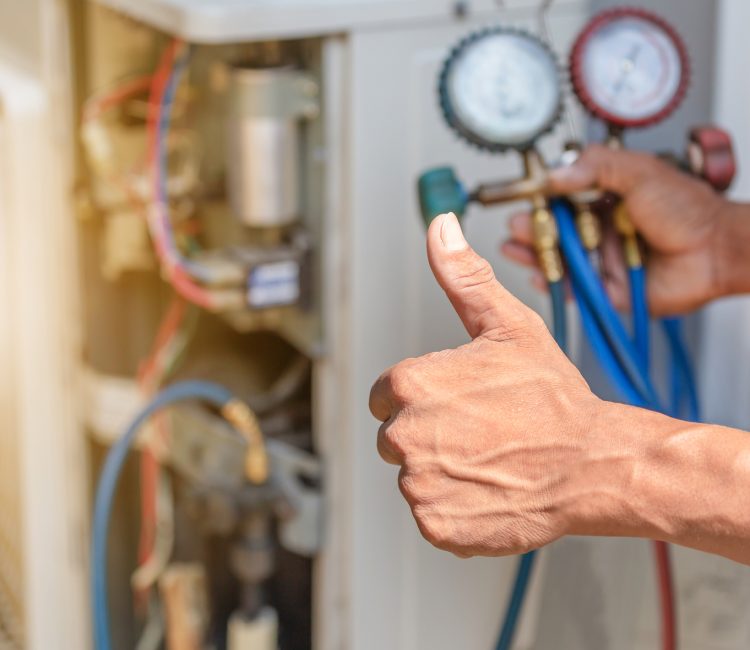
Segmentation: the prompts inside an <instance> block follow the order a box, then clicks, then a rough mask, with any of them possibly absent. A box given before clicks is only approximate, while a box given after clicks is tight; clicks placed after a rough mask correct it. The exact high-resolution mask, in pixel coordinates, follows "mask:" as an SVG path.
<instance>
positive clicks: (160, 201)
mask: <svg viewBox="0 0 750 650" xmlns="http://www.w3.org/2000/svg"><path fill="white" fill-rule="evenodd" d="M188 61H189V49H188V48H187V46H186V45H185V43H183V42H182V41H179V40H176V39H175V40H173V41H171V42H170V44H169V45H168V46H167V48H166V49H165V51H164V53H163V55H162V57H161V60H160V62H159V66H158V68H157V71H156V73H155V74H154V75H153V77H152V83H151V93H150V99H149V108H148V120H147V128H148V161H149V169H150V170H151V176H152V180H153V183H152V193H153V197H152V201H151V204H150V206H149V209H148V211H147V216H146V220H147V224H148V228H149V233H150V234H151V239H152V240H153V242H154V249H155V251H156V255H157V257H158V258H159V261H160V263H161V266H162V269H163V270H164V273H165V275H166V277H167V279H168V281H169V282H170V283H171V284H172V286H173V287H174V288H175V290H176V291H177V293H178V294H180V295H181V296H183V297H184V298H185V299H187V300H188V301H190V302H192V303H194V304H196V305H198V306H200V307H202V308H204V309H206V310H208V311H220V310H224V309H241V308H242V307H243V306H244V304H245V300H244V291H243V290H242V289H232V290H218V289H213V290H209V289H206V288H205V287H204V286H202V285H201V284H199V283H204V284H207V285H217V284H222V283H223V282H225V281H226V279H227V277H226V276H225V275H224V274H223V273H222V272H219V271H214V270H213V269H211V268H208V267H207V266H204V265H202V264H197V263H195V262H192V261H191V260H189V259H187V258H185V257H184V256H183V255H182V253H181V252H180V250H179V248H178V247H177V244H176V241H175V237H174V233H173V229H172V225H171V221H170V215H169V196H168V192H167V175H168V169H167V159H168V152H167V146H166V139H167V134H168V132H169V127H170V121H171V108H172V104H173V102H174V96H175V93H176V90H177V86H178V85H179V82H180V80H181V78H182V75H183V73H184V71H185V69H186V68H187V64H188ZM231 279H232V280H235V279H237V278H235V277H234V274H232V276H231Z"/></svg>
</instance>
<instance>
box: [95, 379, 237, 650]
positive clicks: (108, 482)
mask: <svg viewBox="0 0 750 650" xmlns="http://www.w3.org/2000/svg"><path fill="white" fill-rule="evenodd" d="M194 400H200V401H203V402H205V403H207V404H208V405H210V406H213V407H215V408H217V409H220V410H221V412H222V414H223V416H224V417H225V418H226V419H227V420H229V421H230V423H231V424H232V425H233V426H234V427H235V430H236V431H237V432H238V435H240V434H242V437H243V439H247V438H246V434H245V432H244V430H245V429H246V421H245V420H246V417H247V413H246V407H244V405H242V404H241V403H239V402H237V400H236V399H235V398H234V397H233V395H232V393H231V392H230V391H229V390H227V389H226V388H224V387H223V386H220V385H219V384H215V383H213V382H206V381H184V382H180V383H177V384H174V385H172V386H169V387H168V388H165V389H164V390H163V391H161V392H160V393H159V394H157V395H156V396H155V397H154V399H153V400H152V401H151V402H150V403H149V404H148V405H147V406H145V407H144V408H143V409H142V410H141V411H140V413H139V414H138V415H137V416H136V417H135V419H134V420H133V422H132V423H131V424H130V425H129V426H128V428H127V430H126V431H125V433H124V434H123V436H122V437H121V438H120V439H119V440H118V441H117V442H116V443H115V445H114V446H113V447H112V448H111V449H110V451H109V453H108V454H107V458H106V460H105V463H104V467H103V468H102V472H101V475H100V477H99V483H98V485H97V489H96V496H95V502H94V517H93V525H92V541H91V547H92V551H91V581H92V582H91V594H92V607H93V614H94V644H95V648H96V650H111V648H112V643H111V635H110V624H109V600H108V580H107V541H108V536H109V525H110V520H111V517H112V506H113V502H114V496H115V492H116V489H117V484H118V482H119V478H120V474H121V473H122V469H123V466H124V464H125V461H126V459H127V457H128V453H129V451H130V448H131V447H132V445H133V443H134V441H135V439H136V437H137V435H138V433H139V432H140V430H141V428H142V426H143V425H144V424H145V423H146V422H148V421H149V420H150V419H151V418H152V417H153V416H154V415H155V414H157V413H159V412H160V411H162V410H163V409H165V408H167V407H169V406H173V405H175V404H178V403H180V402H184V401H194Z"/></svg>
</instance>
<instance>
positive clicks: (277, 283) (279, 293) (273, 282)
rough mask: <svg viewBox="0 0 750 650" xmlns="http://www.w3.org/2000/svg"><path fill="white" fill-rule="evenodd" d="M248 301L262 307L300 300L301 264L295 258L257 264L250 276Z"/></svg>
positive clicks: (251, 304) (259, 307)
mask: <svg viewBox="0 0 750 650" xmlns="http://www.w3.org/2000/svg"><path fill="white" fill-rule="evenodd" d="M247 284H248V286H247V301H248V303H249V304H250V306H251V307H255V308H257V309H262V308H265V307H277V306H280V305H291V304H293V303H295V302H297V300H299V296H300V290H299V264H298V263H297V262H295V261H293V260H287V261H284V262H272V263H269V264H262V265H261V266H256V267H255V268H254V269H253V270H252V271H251V272H250V277H249V278H248V283H247Z"/></svg>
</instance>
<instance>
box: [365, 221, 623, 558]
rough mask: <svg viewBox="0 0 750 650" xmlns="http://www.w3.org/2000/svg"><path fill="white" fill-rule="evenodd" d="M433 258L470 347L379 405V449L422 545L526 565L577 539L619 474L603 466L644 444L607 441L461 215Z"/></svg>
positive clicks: (384, 393) (396, 382) (390, 376)
mask: <svg viewBox="0 0 750 650" xmlns="http://www.w3.org/2000/svg"><path fill="white" fill-rule="evenodd" d="M427 253H428V257H429V261H430V266H431V267H432V271H433V273H434V274H435V278H436V279H437V281H438V283H439V284H440V286H441V287H442V288H443V289H444V291H445V293H446V295H447V296H448V299H449V300H450V302H451V304H452V305H453V307H454V309H455V310H456V312H457V314H458V316H459V317H460V318H461V320H462V321H463V324H464V325H465V327H466V329H467V331H468V333H469V335H470V336H471V338H472V341H471V342H470V343H468V344H467V345H464V346H461V347H460V348H458V349H455V350H445V351H442V352H436V353H433V354H429V355H427V356H425V357H422V358H419V359H409V360H406V361H404V362H402V363H400V364H398V365H396V366H394V367H393V368H391V369H390V370H388V371H386V372H385V373H384V374H383V375H382V376H381V377H380V378H379V379H378V380H377V382H376V383H375V385H374V386H373V388H372V392H371V395H370V410H371V411H372V413H373V415H374V416H375V417H376V418H377V419H378V420H380V421H381V422H383V424H382V426H381V427H380V430H379V432H378V451H379V452H380V455H381V456H382V457H383V459H384V460H386V461H387V462H389V463H392V464H394V465H399V466H400V467H401V471H400V473H399V478H398V482H399V487H400V489H401V492H402V494H403V496H404V498H405V499H406V501H407V502H408V504H409V506H410V507H411V510H412V513H413V514H414V517H415V519H416V522H417V525H418V526H419V529H420V531H421V533H422V535H423V536H424V537H425V538H426V539H427V540H428V541H429V542H431V543H432V544H434V545H435V546H437V547H438V548H441V549H443V550H447V551H450V552H452V553H454V554H456V555H459V556H461V557H468V556H475V555H484V556H498V555H509V554H516V553H522V552H526V551H529V550H532V549H535V548H539V547H541V546H544V545H545V544H548V543H549V542H552V541H554V540H555V539H557V538H559V537H561V536H562V535H565V534H568V533H573V532H575V531H576V526H577V523H578V522H579V521H582V520H583V519H585V516H584V514H583V510H585V509H586V508H587V507H589V506H590V505H591V500H590V499H589V500H588V501H586V500H585V499H584V497H585V496H586V495H587V494H588V493H589V492H592V491H594V489H595V488H592V487H590V486H591V485H599V487H600V486H601V485H602V483H599V484H597V482H596V481H597V479H596V477H597V475H598V473H601V474H602V475H603V474H606V473H607V471H608V470H607V469H606V467H605V465H606V466H607V467H610V469H611V466H610V465H607V464H606V463H604V464H602V462H601V458H602V457H606V458H610V457H611V456H614V455H616V454H615V453H614V452H611V451H610V450H611V449H618V448H619V449H620V450H625V451H623V453H629V450H630V446H631V445H634V444H636V443H635V442H634V441H631V440H629V439H627V440H617V439H614V440H613V439H611V438H609V437H608V432H606V431H601V433H599V431H598V430H597V429H596V427H597V421H598V414H599V413H600V412H601V411H602V409H603V408H604V406H605V403H604V402H601V401H600V400H599V399H598V398H596V397H595V396H594V395H593V394H592V393H591V391H590V389H589V387H588V385H587V384H586V382H585V381H584V379H583V378H582V377H581V375H580V374H579V372H578V371H577V369H576V368H575V367H574V366H573V365H572V364H571V363H570V362H569V361H568V359H567V358H566V357H565V355H564V354H563V353H562V351H561V350H560V349H559V348H558V346H557V345H556V344H555V342H554V340H553V339H552V337H551V335H550V334H549V332H548V330H547V328H546V326H545V325H544V322H543V321H542V319H541V318H540V317H539V316H538V315H537V314H536V313H535V312H533V311H532V310H530V309H529V308H528V307H526V306H525V305H524V304H523V303H521V302H520V301H519V300H518V299H516V298H515V297H514V296H512V295H511V294H510V293H509V292H508V291H507V290H506V289H505V288H504V287H503V286H502V285H501V284H500V283H499V282H498V281H497V280H496V279H495V275H494V273H493V271H492V268H491V267H490V265H489V264H488V262H487V261H486V260H484V259H482V258H481V257H480V256H479V255H477V254H476V253H475V252H474V251H473V250H472V249H471V248H470V247H469V245H468V244H467V242H466V240H465V239H464V237H463V234H462V232H461V227H460V225H459V223H458V221H457V220H456V217H455V216H453V215H452V214H449V215H443V216H441V217H438V218H437V219H435V220H434V221H433V223H432V225H431V227H430V229H429V232H428V235H427ZM617 435H621V434H617ZM615 437H616V436H615ZM612 445H615V446H614V447H612ZM618 446H619V447H618ZM604 479H605V477H604V476H602V480H604ZM592 481H593V484H592Z"/></svg>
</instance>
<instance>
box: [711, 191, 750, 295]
mask: <svg viewBox="0 0 750 650" xmlns="http://www.w3.org/2000/svg"><path fill="white" fill-rule="evenodd" d="M718 220H719V229H718V233H717V238H716V250H715V258H716V278H715V279H716V285H717V293H718V295H719V296H731V295H737V294H744V293H750V205H748V204H744V203H730V202H727V203H726V204H725V207H724V209H723V210H722V212H721V214H720V215H719V219H718Z"/></svg>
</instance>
